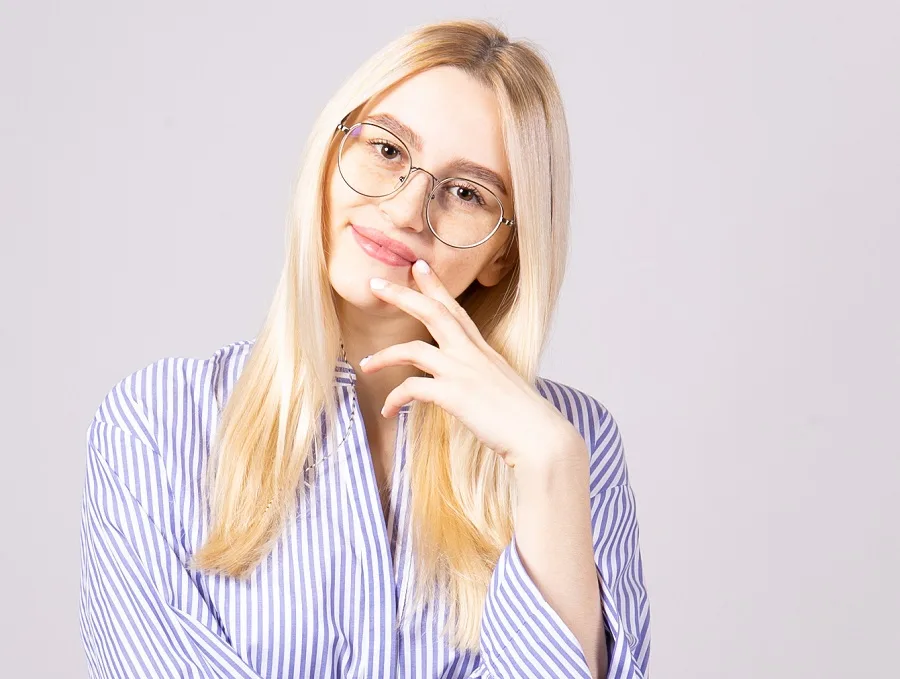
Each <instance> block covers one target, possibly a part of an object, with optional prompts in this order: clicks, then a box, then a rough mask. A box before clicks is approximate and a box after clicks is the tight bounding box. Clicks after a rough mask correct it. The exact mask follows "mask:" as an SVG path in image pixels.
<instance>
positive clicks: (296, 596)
mask: <svg viewBox="0 0 900 679" xmlns="http://www.w3.org/2000/svg"><path fill="white" fill-rule="evenodd" d="M252 345H253V340H250V341H240V342H235V343H233V344H229V345H226V346H224V347H222V348H221V349H219V350H218V351H216V352H215V353H214V354H213V355H212V356H211V357H209V358H206V359H193V358H164V359H160V360H158V361H155V362H153V363H151V364H150V365H148V366H146V367H145V368H142V369H140V370H138V371H136V372H134V373H132V374H131V375H128V376H127V377H125V378H124V379H122V380H121V381H120V382H119V383H118V384H116V385H115V386H114V387H113V388H112V389H111V390H110V392H109V393H108V394H107V395H106V397H105V398H104V399H103V401H102V403H101V404H100V406H99V408H98V409H97V411H96V413H95V415H94V418H93V420H92V421H91V423H90V426H89V427H88V430H87V469H86V476H85V487H84V502H83V508H82V528H81V547H82V571H81V593H80V594H81V599H80V623H81V635H82V641H83V643H84V647H85V650H86V653H87V659H88V665H89V669H90V675H91V677H93V678H98V677H103V678H113V677H115V678H117V679H118V678H123V677H129V678H130V677H140V678H143V677H153V678H154V679H160V678H169V677H229V678H231V677H240V678H243V679H260V678H262V677H266V678H272V679H275V678H278V679H282V678H288V677H315V678H316V679H320V678H327V677H352V678H354V679H361V678H369V677H379V678H381V677H385V678H387V677H390V678H392V679H394V678H398V679H399V678H401V677H406V678H409V679H425V678H426V677H427V678H428V679H431V678H433V677H444V678H446V679H450V678H462V677H496V678H499V677H510V678H515V679H521V678H522V677H541V678H544V677H552V678H554V679H556V678H562V677H565V678H569V677H585V678H587V679H590V672H589V670H588V665H587V663H586V661H585V657H584V653H583V652H582V650H581V647H580V645H579V643H578V641H577V639H576V638H575V636H574V635H573V634H572V632H571V631H570V630H569V629H568V627H567V626H566V625H565V623H564V622H563V621H562V619H561V618H560V617H559V615H557V613H556V612H555V611H554V610H553V609H552V608H551V607H550V606H549V604H547V602H546V601H545V600H544V598H543V597H542V595H541V593H540V591H539V590H538V588H537V586H536V585H535V584H534V582H533V581H532V580H531V579H530V577H529V575H528V573H527V571H526V570H525V568H524V567H523V564H522V562H521V561H520V559H519V554H518V552H517V550H516V547H515V537H513V539H512V540H511V541H510V544H509V545H508V546H507V547H506V549H505V550H504V551H503V552H502V554H501V556H500V559H499V561H498V563H497V566H496V568H495V570H494V573H493V575H492V577H491V582H490V587H489V590H488V593H487V599H486V601H485V606H484V611H483V614H482V623H481V636H480V652H479V653H473V652H471V651H465V650H464V651H460V650H459V649H457V648H453V647H451V646H449V645H448V644H447V643H446V642H445V641H444V638H443V637H442V636H441V634H440V629H441V624H442V623H443V621H444V619H445V618H444V616H445V612H446V611H445V608H444V606H443V605H442V604H441V602H440V601H436V602H435V603H434V605H430V606H428V607H426V608H425V609H423V610H422V611H421V612H420V613H419V614H417V615H416V616H414V617H413V618H412V622H411V623H410V625H409V626H406V627H402V628H400V629H395V621H396V620H397V612H398V611H399V610H404V609H403V608H402V607H403V606H404V603H405V601H406V597H407V595H408V594H409V593H410V585H411V583H412V579H413V577H414V573H413V572H412V566H413V560H412V558H411V552H410V549H409V541H408V536H409V535H410V526H409V520H410V512H409V486H408V484H407V478H406V475H405V474H404V473H403V472H404V469H405V461H406V435H405V434H406V418H407V416H408V409H409V406H405V407H404V408H403V409H402V410H401V411H400V414H399V415H398V418H399V419H398V436H397V443H396V448H395V452H394V454H395V463H394V465H393V470H392V479H391V495H390V497H391V500H390V507H389V511H388V520H387V523H385V520H384V513H383V512H382V506H381V501H380V498H379V493H378V488H377V483H376V479H375V473H374V468H373V464H372V459H371V456H370V454H369V451H368V447H367V442H366V436H365V429H364V425H363V423H362V418H360V417H356V418H353V422H352V423H351V424H352V427H353V429H352V430H351V435H350V436H349V437H348V438H347V440H346V442H345V443H344V445H343V446H342V447H341V448H340V449H339V450H338V452H337V453H336V454H340V455H342V456H345V458H344V459H342V460H341V464H338V465H335V468H336V469H337V470H338V472H335V473H329V471H330V470H331V467H330V465H329V462H328V461H327V460H326V461H324V462H323V465H322V466H320V470H319V474H318V476H316V481H315V482H314V483H313V484H312V487H311V488H310V490H309V492H308V493H307V494H306V495H305V496H304V499H303V501H302V502H301V503H300V505H301V506H300V507H299V508H298V514H297V519H296V521H292V522H288V525H287V526H286V527H285V530H284V532H283V533H282V534H281V535H280V537H279V538H278V540H277V542H276V543H275V547H274V549H273V551H272V552H271V553H270V554H269V555H268V556H267V557H266V558H265V559H263V561H262V562H261V563H260V565H259V566H258V567H257V569H256V570H255V571H254V572H253V573H252V575H251V577H249V578H248V579H247V580H239V579H236V578H230V577H227V576H224V575H221V574H209V575H208V574H205V573H199V572H195V571H189V570H188V569H187V568H186V567H185V565H184V564H186V563H187V562H188V558H189V555H190V554H192V553H193V552H194V550H196V549H198V548H199V546H200V545H201V544H202V543H203V541H204V539H205V535H206V532H205V531H206V527H205V526H204V525H203V521H202V520H201V517H202V516H205V513H204V512H203V511H202V509H201V505H200V503H201V484H202V483H203V479H204V476H205V473H206V461H207V455H208V452H209V443H210V441H211V437H212V435H213V433H214V431H215V426H216V421H217V420H216V418H217V415H218V412H217V407H216V401H215V397H214V393H215V392H214V390H215V389H220V394H222V395H224V397H225V398H227V395H228V393H229V391H230V389H231V388H232V385H233V384H234V382H235V380H236V379H237V377H238V375H239V374H240V371H241V369H242V367H243V365H244V362H245V360H246V358H247V357H248V355H249V353H250V350H251V348H252ZM355 379H356V375H355V373H354V371H353V369H352V367H351V366H350V364H349V363H347V362H346V361H345V360H344V359H343V358H340V359H339V360H338V363H337V365H336V366H335V372H334V387H335V389H336V390H337V395H338V404H339V418H340V420H341V422H340V423H339V424H340V425H342V427H343V428H342V429H341V431H344V428H345V427H346V425H347V423H348V422H349V420H350V412H351V406H352V404H353V402H354V399H355V398H356V391H355ZM537 387H538V391H539V392H540V393H541V395H542V396H543V397H544V398H547V399H549V400H550V401H551V402H552V403H553V404H554V405H555V406H556V408H557V409H558V410H560V412H561V413H563V414H564V415H565V416H566V417H567V418H568V419H569V421H571V422H572V423H573V424H574V425H575V426H576V427H577V428H578V429H579V431H580V432H581V433H582V435H583V436H584V438H585V440H586V441H587V442H588V443H589V444H590V447H589V450H590V451H591V452H590V454H591V466H590V470H591V472H590V502H591V518H592V522H593V544H594V558H595V562H596V565H597V574H598V579H599V583H600V586H601V593H602V601H603V610H604V623H605V629H606V639H607V646H608V654H609V673H608V675H607V676H608V677H615V678H616V679H623V678H626V677H628V678H630V679H634V678H637V677H646V676H647V665H648V660H649V649H650V633H649V616H650V614H649V603H648V599H647V592H646V588H645V586H644V579H643V569H642V564H641V555H640V550H639V537H638V524H637V520H636V512H635V500H634V494H633V493H632V490H631V487H630V486H629V483H628V472H627V467H626V464H625V459H624V452H623V446H622V439H621V436H620V434H619V431H618V428H617V426H616V422H615V420H613V418H612V415H611V414H610V413H609V411H608V410H607V409H606V408H605V407H604V406H603V405H602V404H600V403H599V402H598V401H597V400H595V399H593V398H592V397H590V396H588V395H586V394H584V393H583V392H581V391H578V390H576V389H574V388H572V387H568V386H566V385H563V384H560V383H557V382H552V381H550V380H547V379H543V378H539V379H538V383H537Z"/></svg>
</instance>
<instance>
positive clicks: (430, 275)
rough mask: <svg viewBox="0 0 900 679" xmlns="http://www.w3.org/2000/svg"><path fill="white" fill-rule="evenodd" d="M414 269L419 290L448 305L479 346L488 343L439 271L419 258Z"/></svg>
mask: <svg viewBox="0 0 900 679" xmlns="http://www.w3.org/2000/svg"><path fill="white" fill-rule="evenodd" d="M412 270H413V278H414V279H415V281H416V285H418V286H419V290H421V291H422V293H423V294H425V295H428V296H429V297H432V298H434V299H436V300H437V301H438V302H440V303H441V304H443V305H444V306H445V307H447V309H448V310H449V311H450V314H451V315H452V316H453V317H454V318H455V319H456V321H457V322H458V323H459V324H460V326H462V328H463V330H465V332H466V335H468V336H469V339H471V340H472V341H473V342H474V343H475V344H477V345H478V346H484V345H486V344H487V342H485V339H484V337H483V336H482V335H481V330H479V329H478V326H477V325H475V321H473V320H472V318H471V317H470V316H469V314H468V312H467V311H466V310H465V308H463V306H462V305H461V304H460V303H459V302H457V301H456V298H455V297H453V295H451V294H450V291H449V290H447V288H446V286H445V285H444V283H443V281H441V279H440V277H439V276H438V275H437V272H435V271H434V270H433V269H432V268H431V267H429V266H428V263H427V262H426V261H425V260H424V259H420V260H417V261H416V263H415V264H414V265H413V267H412Z"/></svg>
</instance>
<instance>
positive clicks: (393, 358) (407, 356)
mask: <svg viewBox="0 0 900 679" xmlns="http://www.w3.org/2000/svg"><path fill="white" fill-rule="evenodd" d="M391 365H414V366H415V367H417V368H418V369H419V370H422V371H423V372H426V373H428V374H429V375H435V376H437V375H443V374H447V371H448V370H449V368H450V358H449V357H448V356H447V354H446V353H445V352H442V351H441V350H440V349H439V348H438V347H436V346H434V345H433V344H428V343H427V342H423V341H422V340H413V341H412V342H403V343H401V344H392V345H391V346H389V347H386V348H384V349H381V350H380V351H376V352H375V353H374V354H372V355H371V356H366V357H365V358H364V359H363V360H362V361H361V362H360V364H359V367H360V368H362V369H363V371H364V372H366V373H371V372H375V371H377V370H380V369H381V368H384V367H386V366H391Z"/></svg>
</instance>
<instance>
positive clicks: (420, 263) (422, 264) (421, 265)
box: [413, 259, 429, 273]
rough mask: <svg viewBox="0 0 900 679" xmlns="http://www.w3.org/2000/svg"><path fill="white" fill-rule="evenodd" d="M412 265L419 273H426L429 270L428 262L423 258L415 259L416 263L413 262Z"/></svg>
mask: <svg viewBox="0 0 900 679" xmlns="http://www.w3.org/2000/svg"><path fill="white" fill-rule="evenodd" d="M413 267H415V269H416V271H418V272H419V273H428V271H429V269H428V262H426V261H425V260H424V259H417V260H416V263H415V264H413Z"/></svg>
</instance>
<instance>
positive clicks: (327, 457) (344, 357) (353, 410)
mask: <svg viewBox="0 0 900 679" xmlns="http://www.w3.org/2000/svg"><path fill="white" fill-rule="evenodd" d="M341 359H342V360H343V361H344V362H345V363H349V362H350V361H348V360H347V355H346V354H345V353H344V343H343V342H341ZM356 404H357V399H356V396H355V395H354V397H353V405H352V408H351V410H350V420H349V421H348V422H347V431H346V433H345V434H344V438H342V439H341V441H340V443H338V444H337V445H336V446H335V447H334V450H332V451H331V452H330V453H328V454H326V455H323V456H322V457H320V458H319V459H318V461H316V462H315V464H311V465H308V466H307V467H306V468H305V469H304V470H303V476H304V478H303V483H304V485H306V487H307V488H312V485H311V484H310V483H309V481H308V480H307V479H306V476H307V474H308V472H309V471H310V470H312V469H315V468H316V467H318V466H319V465H320V464H322V463H323V462H325V461H326V460H330V459H331V457H332V456H333V455H334V454H335V453H337V452H338V451H339V450H340V449H341V446H343V445H344V441H346V440H347V437H348V436H350V433H351V432H352V431H353V418H354V417H355V416H356ZM271 507H272V500H269V504H267V505H266V509H265V511H266V512H267V511H269V509H270V508H271Z"/></svg>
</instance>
